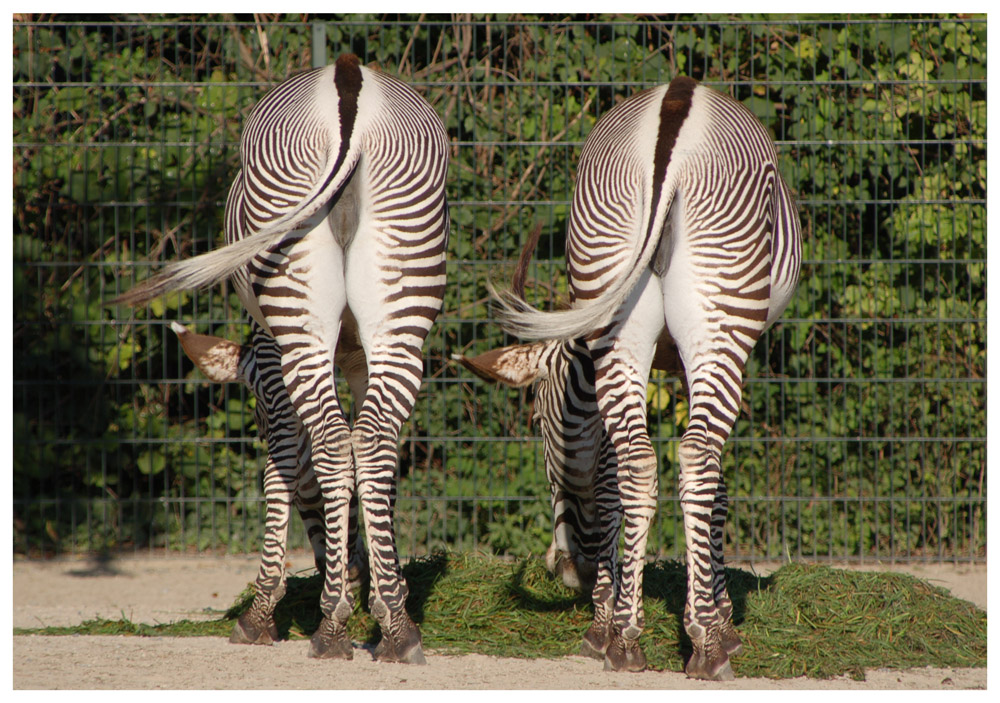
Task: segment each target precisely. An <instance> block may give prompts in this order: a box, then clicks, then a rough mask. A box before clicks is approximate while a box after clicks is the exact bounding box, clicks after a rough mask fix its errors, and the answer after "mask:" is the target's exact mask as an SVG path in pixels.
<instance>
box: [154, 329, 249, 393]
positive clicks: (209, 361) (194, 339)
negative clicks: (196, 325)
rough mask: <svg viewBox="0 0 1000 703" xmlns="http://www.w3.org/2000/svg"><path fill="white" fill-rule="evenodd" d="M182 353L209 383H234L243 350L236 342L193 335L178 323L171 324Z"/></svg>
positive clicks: (238, 379) (237, 375) (204, 335)
mask: <svg viewBox="0 0 1000 703" xmlns="http://www.w3.org/2000/svg"><path fill="white" fill-rule="evenodd" d="M170 329H172V330H173V331H174V332H175V333H176V334H177V338H178V339H179V340H180V342H181V346H182V347H183V348H184V353H185V354H187V355H188V358H189V359H191V361H193V362H194V364H195V366H197V367H198V368H199V369H201V372H202V373H203V374H205V376H206V377H207V378H208V379H209V380H210V381H215V382H216V383H235V382H236V381H241V380H243V379H241V378H240V376H239V366H240V354H241V353H242V351H243V349H242V347H240V345H239V344H237V343H236V342H230V341H229V340H228V339H223V338H222V337H213V336H211V335H207V334H195V333H194V332H192V331H191V330H189V329H188V328H187V327H185V326H184V325H182V324H180V323H179V322H171V323H170Z"/></svg>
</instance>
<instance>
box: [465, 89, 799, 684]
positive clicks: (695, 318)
mask: <svg viewBox="0 0 1000 703" xmlns="http://www.w3.org/2000/svg"><path fill="white" fill-rule="evenodd" d="M566 257H567V269H568V273H569V279H570V292H571V296H572V300H573V307H571V308H570V309H569V310H565V311H557V312H548V313H547V312H539V311H536V310H532V309H530V308H529V307H528V306H527V305H526V304H525V303H524V302H523V300H521V299H520V298H519V297H518V296H516V295H513V294H510V293H499V294H498V296H497V297H498V300H499V302H500V306H501V309H500V317H501V324H502V325H503V326H504V327H505V329H506V330H507V331H508V332H511V333H512V334H517V335H519V336H521V337H523V338H525V339H536V340H550V341H548V342H546V343H545V344H548V345H555V346H559V345H568V344H573V343H574V342H572V340H574V339H578V340H584V341H585V343H586V346H587V349H588V351H589V354H590V361H591V363H592V364H593V368H592V373H593V377H594V382H593V388H594V393H593V398H594V400H593V403H590V402H588V400H587V399H586V398H584V397H581V396H580V395H579V394H575V395H574V394H571V393H569V392H568V389H570V388H578V387H581V385H583V378H581V376H584V375H586V374H588V373H590V372H591V370H590V369H588V367H587V364H586V363H574V364H567V363H565V358H566V354H565V353H556V352H549V353H535V354H534V358H535V359H536V360H537V361H539V362H540V363H542V364H543V365H544V364H547V366H545V367H544V368H540V369H537V370H535V374H536V376H537V378H538V381H537V385H538V395H539V396H541V395H542V392H543V390H542V389H543V387H545V386H548V385H551V386H552V389H550V390H548V391H547V392H551V393H552V394H555V395H557V396H561V400H560V402H552V403H548V404H547V406H546V407H547V408H548V409H547V410H546V408H544V407H543V408H538V407H536V415H537V414H538V413H539V412H540V411H542V412H547V413H549V414H550V416H549V417H547V418H544V419H543V420H541V422H543V423H549V424H551V425H553V426H554V427H556V428H557V431H554V432H549V433H545V432H543V440H544V441H545V442H546V444H547V445H548V444H553V443H556V442H558V443H561V444H564V445H566V446H569V445H570V444H571V443H572V441H573V437H574V433H578V432H580V430H578V429H576V428H578V427H584V425H583V424H581V423H580V422H579V421H578V420H573V421H572V422H569V421H568V420H567V418H580V417H586V416H587V415H588V414H591V415H593V414H596V413H597V412H598V411H599V413H600V416H601V417H602V419H603V430H604V435H603V438H602V440H601V441H602V447H603V446H609V447H610V448H613V454H614V457H615V460H614V461H610V460H609V461H599V462H597V464H596V465H595V466H593V467H592V471H593V472H594V474H593V475H594V479H593V485H594V486H595V489H598V488H599V489H600V490H599V491H598V492H597V497H596V506H597V509H598V514H599V516H600V517H599V523H600V525H601V529H603V530H615V532H616V533H617V527H616V524H617V523H616V522H615V520H614V519H613V517H612V516H609V515H607V511H609V510H615V511H617V510H620V511H621V512H622V513H623V514H624V523H625V539H624V544H625V553H624V562H623V566H622V573H621V579H620V580H619V578H618V576H617V572H616V569H615V564H614V554H613V552H610V551H609V550H607V549H605V550H603V551H602V553H601V555H600V556H599V558H598V563H597V577H596V584H595V588H594V601H595V621H594V624H593V625H592V627H591V629H590V630H588V633H587V635H586V636H585V646H584V651H585V652H586V653H588V654H591V655H593V656H599V657H602V658H604V660H605V666H606V667H607V668H611V669H624V670H638V669H642V668H644V667H645V661H646V660H645V656H644V654H643V653H642V650H641V648H640V647H639V644H638V637H639V634H640V633H641V632H642V629H643V627H644V615H643V608H642V567H643V564H644V559H645V550H646V541H647V538H648V533H649V526H650V521H651V520H652V517H653V515H654V514H655V509H656V500H657V497H658V472H657V460H656V456H655V453H654V451H653V448H652V444H651V442H650V440H649V434H648V429H647V422H646V420H647V419H646V384H647V382H648V379H649V372H650V368H651V366H652V363H653V359H654V352H655V350H656V347H657V344H658V343H659V344H661V345H662V344H663V341H662V339H661V337H662V333H663V332H664V329H665V330H666V332H667V333H668V335H669V337H670V338H671V339H672V342H673V343H674V344H676V348H677V353H678V356H679V360H680V362H681V363H682V365H683V368H684V372H685V379H686V382H687V387H688V392H689V422H688V427H687V429H686V431H685V433H684V436H683V438H682V439H681V442H680V448H679V451H678V456H679V463H680V471H679V477H678V478H679V492H680V498H681V505H682V510H683V513H684V528H685V530H684V531H685V540H686V545H687V567H688V598H687V605H686V608H685V629H686V630H687V632H688V634H689V636H690V638H691V641H692V646H693V650H694V652H693V655H692V657H691V659H690V660H689V662H688V664H687V667H686V671H687V673H688V675H690V676H693V677H698V678H731V677H732V675H733V674H732V669H731V666H730V664H729V657H730V656H731V655H734V654H736V653H737V652H739V651H740V649H741V643H740V639H739V636H738V634H737V633H736V631H735V629H734V627H733V623H732V604H731V603H730V601H729V597H728V595H727V593H726V588H725V576H724V564H723V558H722V541H723V528H724V525H725V517H726V512H727V506H728V498H727V495H726V488H725V483H724V481H723V479H722V472H721V463H720V461H721V458H720V455H721V449H722V446H723V445H724V443H725V441H726V439H727V438H728V437H729V434H730V432H731V431H732V428H733V425H734V423H735V420H736V416H737V414H738V412H739V408H740V398H741V393H742V388H741V386H742V379H743V372H744V369H745V365H746V361H747V358H748V357H749V354H750V352H751V351H752V349H753V347H754V345H755V344H756V341H757V339H758V338H759V337H760V335H761V333H762V332H763V330H764V329H765V328H766V327H767V326H768V325H770V324H771V323H773V322H774V320H775V319H777V318H778V317H779V316H780V314H781V312H782V311H783V310H784V308H785V306H786V305H787V303H788V300H789V299H790V296H791V294H792V291H793V290H794V287H795V283H796V281H797V279H798V273H799V266H800V261H801V241H800V235H799V225H798V218H797V215H796V213H795V206H794V203H793V201H792V198H791V195H790V193H789V192H788V188H787V187H786V185H785V183H784V181H783V180H782V179H781V176H780V174H779V173H778V167H777V157H776V154H775V151H774V146H773V144H772V142H771V139H770V136H769V135H768V134H767V132H766V130H765V129H764V128H763V126H762V125H761V124H760V123H759V122H758V121H757V120H756V118H755V117H754V116H753V115H752V114H751V113H750V112H749V110H747V109H746V108H745V107H744V106H743V105H741V104H740V103H738V102H736V101H735V100H733V99H731V98H729V97H727V96H725V95H722V94H721V93H717V92H715V91H713V90H710V89H708V88H706V87H704V86H701V85H698V84H697V83H696V82H695V81H693V80H691V79H689V78H684V77H679V78H676V79H674V81H672V82H671V84H670V85H669V86H661V87H658V88H653V89H650V90H647V91H644V92H642V93H639V94H637V95H635V96H633V97H632V98H630V99H628V100H626V101H624V102H622V103H620V104H619V105H617V106H616V107H615V108H614V109H612V110H611V111H610V112H608V113H607V114H606V115H605V116H604V117H603V118H602V119H601V120H600V121H599V122H598V124H597V125H596V126H595V128H594V130H593V131H592V133H591V134H590V135H589V136H588V137H587V140H586V143H585V144H584V148H583V151H582V153H581V156H580V163H579V167H578V172H577V183H576V186H575V189H574V195H573V201H572V207H571V212H570V220H569V226H568V234H567V243H566ZM553 338H554V339H553ZM528 346H530V345H528ZM543 346H544V345H543ZM518 349H519V348H517V347H515V348H511V349H507V350H505V351H504V353H497V352H491V353H490V354H492V355H493V356H491V357H490V358H488V359H485V360H484V361H485V362H487V364H490V363H492V362H500V361H507V360H520V361H521V362H522V363H523V361H524V354H523V353H519V352H518V351H517V350H518ZM484 356H485V355H484ZM559 360H563V361H561V362H560V361H559ZM473 361H476V360H473ZM519 373H520V376H521V377H522V378H523V377H524V376H525V374H526V372H525V371H524V369H521V370H520V371H519ZM486 375H492V376H493V377H494V378H498V379H500V380H503V379H504V374H503V372H501V371H499V370H498V369H497V368H496V367H495V365H494V366H493V367H492V368H491V369H490V370H489V371H488V372H487V374H486ZM562 407H568V408H570V410H569V411H565V410H562V411H561V410H558V408H562ZM605 454H606V452H604V451H603V450H602V452H599V453H597V454H595V456H603V455H605ZM558 455H559V452H557V451H551V452H550V451H548V448H547V450H546V460H547V461H548V458H549V457H550V456H551V457H557V456H558ZM547 468H548V467H547ZM549 470H550V471H554V472H559V471H567V470H572V471H573V472H579V470H580V467H576V466H569V464H568V463H567V465H566V466H556V467H552V468H550V469H549ZM610 472H614V473H615V475H614V476H609V475H607V474H608V473H610ZM613 542H614V540H613V539H611V536H610V535H605V536H604V538H603V539H602V540H601V544H602V545H607V544H613ZM609 598H610V600H611V601H613V616H611V617H607V618H606V617H605V615H606V612H607V610H606V608H609V607H611V606H608V605H607V599H609Z"/></svg>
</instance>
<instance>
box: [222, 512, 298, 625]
mask: <svg viewBox="0 0 1000 703" xmlns="http://www.w3.org/2000/svg"><path fill="white" fill-rule="evenodd" d="M289 498H290V495H289V494H288V493H287V492H285V494H284V496H283V497H276V496H268V497H267V517H266V528H265V532H264V545H263V547H262V549H261V562H260V571H259V572H258V574H257V580H256V582H255V583H254V588H255V590H256V594H255V595H254V599H253V603H251V604H250V608H249V609H248V610H247V611H246V612H244V613H243V614H242V615H240V617H239V619H238V620H237V621H236V624H235V625H234V626H233V631H232V633H231V634H230V636H229V641H230V642H232V643H233V644H274V643H275V642H276V641H277V640H278V628H277V625H276V624H275V622H274V609H275V608H276V607H277V605H278V602H279V601H280V600H281V599H282V598H283V597H284V595H285V545H286V543H287V539H288V520H289V517H290V513H291V501H290V500H289Z"/></svg>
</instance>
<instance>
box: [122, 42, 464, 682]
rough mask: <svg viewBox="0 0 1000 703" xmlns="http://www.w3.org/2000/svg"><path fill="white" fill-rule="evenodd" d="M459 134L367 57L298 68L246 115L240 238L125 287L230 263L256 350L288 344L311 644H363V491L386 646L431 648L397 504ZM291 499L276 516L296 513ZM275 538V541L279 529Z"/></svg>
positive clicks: (205, 273)
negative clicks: (309, 479)
mask: <svg viewBox="0 0 1000 703" xmlns="http://www.w3.org/2000/svg"><path fill="white" fill-rule="evenodd" d="M447 147H448V143H447V136H446V134H445V132H444V129H443V127H442V125H441V121H440V119H439V118H438V117H437V115H436V114H435V113H434V111H433V110H432V109H431V108H430V106H429V105H427V103H426V101H424V100H423V99H422V98H421V97H420V96H419V95H418V94H417V93H415V92H414V91H413V90H412V89H410V88H409V87H408V86H406V85H405V84H403V83H401V82H400V81H398V80H396V79H395V78H392V77H390V76H388V75H386V74H384V73H381V72H379V71H375V70H372V69H368V68H365V67H362V66H360V65H359V63H358V60H357V58H356V57H354V56H350V55H345V56H342V57H340V58H339V59H338V60H337V62H336V64H335V65H333V66H327V67H325V68H319V69H314V70H312V71H308V72H306V73H303V74H301V75H299V76H296V77H294V78H292V79H290V80H288V81H286V82H285V83H283V84H281V85H280V86H278V87H277V88H275V89H274V90H273V91H272V92H271V93H269V94H268V95H267V96H265V97H264V98H263V99H262V100H261V101H260V103H258V105H257V107H256V108H255V109H254V111H253V113H252V114H251V116H250V117H249V118H248V120H247V123H246V125H245V129H244V132H243V136H242V140H241V145H240V157H241V169H240V172H239V174H238V175H237V177H236V179H235V180H234V182H233V186H232V188H231V189H230V192H229V197H228V199H227V203H226V214H225V221H224V222H225V230H226V239H227V242H228V246H226V247H223V248H222V249H219V250H217V251H213V252H211V253H209V254H205V255H203V256H200V257H197V258H195V259H190V260H186V261H181V262H176V263H174V264H171V265H169V266H167V267H166V268H165V269H164V270H163V271H162V272H161V273H159V274H157V276H154V277H153V278H151V279H150V280H149V281H148V282H146V283H144V284H143V285H141V286H139V287H137V288H136V289H133V290H132V291H129V292H128V293H126V294H125V295H123V296H122V297H121V298H119V299H118V301H117V302H126V303H130V304H139V303H142V302H145V301H147V300H149V299H151V298H153V297H156V296H158V295H162V294H164V293H167V292H170V291H172V290H178V289H181V288H189V287H199V286H204V285H209V284H211V283H213V282H215V281H217V280H220V279H221V278H224V277H226V276H231V278H232V280H233V284H234V287H235V289H236V292H237V294H238V295H239V297H240V300H241V301H242V302H243V304H244V306H245V307H246V308H247V311H248V312H249V314H250V316H251V318H252V319H253V321H254V323H255V325H256V327H257V328H259V329H258V331H259V334H261V335H264V336H265V337H266V338H267V343H264V342H259V341H255V342H254V343H253V345H252V348H253V350H254V353H255V354H256V353H257V352H258V350H259V351H260V353H261V354H264V351H263V350H264V349H266V348H268V345H272V347H273V349H274V350H276V354H267V362H266V366H267V370H266V372H264V373H263V375H264V376H266V377H267V378H269V379H271V378H277V377H278V376H280V380H281V381H282V383H283V385H284V389H285V392H286V393H287V397H288V403H289V404H290V406H291V408H292V409H293V410H294V421H296V422H299V423H301V427H302V428H303V430H304V431H300V432H299V434H298V438H299V442H298V446H297V450H296V455H297V456H298V457H299V458H301V457H304V456H306V455H308V457H309V459H310V461H311V466H312V471H313V472H314V474H315V477H316V481H317V483H318V485H319V489H320V492H321V494H322V499H323V501H322V505H323V513H324V515H323V519H324V526H325V545H324V554H323V561H324V564H325V581H324V588H323V594H322V596H321V602H320V608H321V610H322V612H323V615H324V618H323V621H322V622H321V624H320V626H319V628H318V630H317V631H316V634H315V635H314V636H313V639H312V646H311V649H310V655H311V656H314V657H341V658H351V657H352V656H353V649H352V646H351V642H350V640H349V639H348V638H347V631H346V623H347V618H348V617H349V615H350V614H351V612H352V610H353V608H354V594H353V593H352V590H351V587H350V585H351V579H350V575H349V558H350V556H349V553H350V548H351V546H352V541H351V534H352V529H353V528H352V525H353V520H352V519H351V505H352V501H355V500H356V501H357V506H358V515H359V516H360V519H361V520H363V524H364V528H365V533H366V537H367V540H368V553H369V567H370V575H371V593H370V598H369V605H370V608H371V612H372V615H373V616H374V617H375V618H376V620H377V621H378V622H379V625H380V626H381V629H382V634H383V637H382V641H381V642H380V643H379V645H378V646H377V647H376V650H375V656H376V657H377V658H379V659H383V660H389V661H407V662H423V661H424V657H423V652H422V647H421V641H420V632H419V630H418V629H417V627H416V626H415V625H414V624H413V622H412V621H411V620H410V618H409V616H408V615H407V614H406V611H405V608H404V605H405V601H406V595H407V589H406V584H405V582H404V581H403V578H402V574H401V570H400V565H399V559H398V556H397V552H396V544H395V535H394V532H393V524H392V522H393V515H392V513H393V507H394V504H395V498H396V485H395V472H396V463H397V458H398V457H397V454H398V452H397V441H398V437H399V432H400V429H401V426H402V424H403V422H405V421H406V419H407V418H408V417H409V415H410V412H411V410H412V408H413V404H414V401H415V399H416V395H417V392H418V390H419V388H420V383H421V375H422V371H423V360H422V348H423V343H424V340H425V338H426V336H427V334H428V332H429V330H430V327H431V325H432V324H433V322H434V320H435V318H436V317H437V314H438V312H439V311H440V309H441V304H442V296H443V293H444V286H445V247H446V243H447V236H448V227H449V221H448V208H447V203H446V200H445V196H444V182H445V175H446V170H447V163H448V150H447ZM335 354H336V358H335ZM272 357H273V361H272V360H271V359H272ZM261 362H263V359H260V360H258V363H261ZM335 365H336V366H339V367H340V368H341V371H342V372H343V373H344V375H345V376H346V378H347V380H348V382H349V384H350V385H351V392H352V395H353V396H354V407H355V410H356V417H355V421H354V423H353V427H352V426H351V424H349V423H348V420H347V417H346V416H345V414H344V411H343V409H342V408H341V404H340V400H339V398H338V397H337V387H336V381H335V369H334V367H335ZM258 372H259V373H260V370H259V371H258ZM275 402H277V401H275ZM283 407H284V406H280V405H268V407H267V408H266V410H265V416H266V417H265V418H264V419H265V420H266V422H267V424H268V426H270V425H272V424H274V423H275V422H276V421H278V422H279V425H281V427H282V428H286V426H285V424H284V423H283V421H284V409H283ZM289 422H292V418H291V417H289ZM286 429H287V432H288V437H289V438H284V437H282V438H277V437H276V445H278V446H280V447H281V448H282V451H284V450H285V448H287V452H288V459H287V461H286V460H285V459H284V458H282V459H281V462H280V466H282V467H284V468H282V469H279V468H278V466H279V462H278V460H277V459H275V461H274V464H273V466H274V467H275V468H274V469H273V470H272V473H271V474H270V475H269V478H271V479H273V480H271V481H268V480H265V491H267V490H268V489H271V490H272V493H273V495H274V496H275V498H274V500H275V501H276V502H279V503H281V504H282V505H285V504H287V497H288V495H290V494H294V492H293V491H291V492H290V491H289V490H288V483H289V482H290V481H291V478H290V477H292V476H293V475H298V474H299V473H300V471H299V469H300V467H298V466H297V465H296V466H295V467H294V469H293V465H292V460H291V453H292V451H291V444H292V442H291V439H290V436H291V433H292V429H291V425H288V426H287V428H286ZM270 431H271V430H269V432H270ZM305 439H308V444H309V449H308V452H306V451H305V449H304V446H305V445H304V442H305ZM269 451H270V446H269ZM269 465H270V462H269ZM267 498H268V503H269V505H270V503H271V502H272V496H271V494H269V495H268V496H267ZM282 501H284V502H282ZM269 510H270V508H269ZM280 510H281V508H280V507H275V508H274V511H275V512H274V515H273V520H272V521H270V522H273V523H274V524H275V525H279V524H282V523H287V518H286V516H285V515H283V514H281V513H280V512H279V511H280ZM285 511H286V512H287V508H285ZM268 540H269V541H268V544H269V545H270V546H269V549H273V550H274V552H273V553H274V554H277V546H276V545H277V544H278V542H280V541H281V540H283V536H282V535H281V534H275V535H273V536H269V538H268ZM272 580H273V579H272ZM279 590H280V589H279ZM271 600H274V598H273V597H272V598H271ZM268 607H269V606H268ZM251 634H253V633H251Z"/></svg>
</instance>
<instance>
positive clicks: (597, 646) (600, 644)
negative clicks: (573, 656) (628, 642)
mask: <svg viewBox="0 0 1000 703" xmlns="http://www.w3.org/2000/svg"><path fill="white" fill-rule="evenodd" d="M610 638H611V633H610V632H609V629H608V628H607V627H601V626H600V625H598V624H597V623H594V624H592V625H591V626H590V628H589V629H588V630H587V631H586V632H585V633H584V634H583V642H582V643H581V645H580V654H582V655H583V656H585V657H590V658H591V659H596V660H598V661H604V655H605V653H606V652H607V651H608V640H609V639H610Z"/></svg>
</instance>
